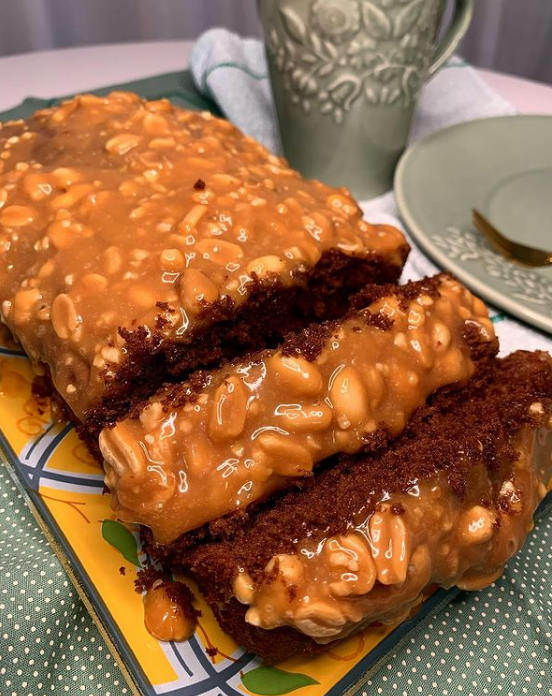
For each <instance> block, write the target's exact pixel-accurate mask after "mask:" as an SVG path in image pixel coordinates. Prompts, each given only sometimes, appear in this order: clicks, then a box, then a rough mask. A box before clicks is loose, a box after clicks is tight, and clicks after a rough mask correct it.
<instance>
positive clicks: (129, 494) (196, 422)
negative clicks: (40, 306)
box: [100, 275, 497, 543]
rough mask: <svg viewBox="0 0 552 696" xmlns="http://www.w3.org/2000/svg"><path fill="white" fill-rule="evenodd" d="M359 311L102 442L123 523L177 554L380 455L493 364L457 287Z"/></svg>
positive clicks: (175, 393) (237, 365) (400, 296)
mask: <svg viewBox="0 0 552 696" xmlns="http://www.w3.org/2000/svg"><path fill="white" fill-rule="evenodd" d="M360 299H361V298H357V302H358V301H360ZM362 299H363V300H364V301H365V302H368V301H369V300H372V301H371V303H370V304H369V305H368V306H367V307H365V308H364V309H359V310H355V311H352V312H351V313H350V314H349V315H348V317H347V318H346V319H345V320H343V321H339V322H331V323H327V324H321V325H320V324H319V325H316V326H315V327H311V328H309V329H307V330H305V331H304V332H303V333H301V334H298V335H295V336H292V337H290V338H289V339H288V340H287V341H285V342H284V343H283V344H282V346H281V347H280V348H279V349H277V350H276V349H275V350H266V351H263V352H260V353H255V354H252V355H249V356H247V358H245V359H242V360H240V361H236V362H233V363H230V364H227V365H224V366H223V367H222V368H220V369H219V370H217V371H214V372H210V373H204V374H202V375H196V376H195V379H194V381H193V382H192V383H191V384H184V385H179V386H177V387H172V388H169V389H167V390H164V391H161V392H159V393H158V394H156V395H155V397H153V398H152V399H151V400H150V401H149V402H148V404H147V405H146V406H145V407H144V408H143V409H142V410H140V411H138V412H136V413H134V414H133V415H132V416H131V417H129V418H126V419H124V420H122V421H120V422H119V423H117V425H116V426H115V427H114V428H106V429H105V430H103V431H102V433H101V435H100V448H101V451H102V454H103V456H104V459H105V469H106V479H105V480H106V484H107V486H108V487H109V489H110V490H111V494H112V505H113V508H114V510H115V511H116V513H117V515H118V516H119V517H120V518H121V519H123V520H127V521H131V522H139V523H141V524H144V525H147V526H148V527H149V528H150V529H151V530H152V531H153V533H154V535H155V538H156V540H157V541H158V542H160V543H168V542H170V541H173V540H174V539H175V538H177V537H178V536H179V535H181V534H183V533H184V532H187V531H190V530H192V529H196V528H198V527H202V526H203V525H205V524H208V523H210V522H213V521H216V520H218V519H219V518H220V517H222V516H223V515H226V514H228V513H232V512H236V511H243V510H245V509H246V507H247V506H248V505H249V504H250V503H252V502H253V501H255V500H258V499H261V498H265V497H266V496H267V495H269V494H271V493H273V492H274V491H276V490H278V489H280V488H283V487H286V486H287V485H289V484H290V482H292V481H294V480H296V479H297V478H305V477H309V476H311V475H312V472H313V468H314V466H315V465H316V464H317V463H318V462H320V461H322V460H324V459H327V458H328V457H330V456H332V455H334V454H337V453H339V452H350V453H352V452H357V451H358V450H360V449H364V450H367V449H370V448H374V447H376V446H380V447H381V446H382V445H383V444H384V443H385V442H386V441H387V440H389V439H390V438H392V437H394V436H396V435H397V434H398V433H399V432H400V431H401V430H402V429H403V428H404V426H405V423H406V422H407V420H408V418H409V417H410V416H411V415H412V413H413V411H414V410H415V409H416V408H418V407H420V406H422V405H423V404H424V403H425V401H426V399H427V397H428V396H429V395H430V394H431V393H432V392H433V391H435V390H436V389H439V388H440V387H443V386H445V385H449V384H453V383H455V382H459V381H462V380H466V379H468V378H469V377H470V376H471V375H472V374H473V372H474V370H475V367H476V364H477V363H478V362H481V361H482V360H484V359H485V358H489V357H490V356H493V355H494V354H495V353H496V350H497V342H496V338H495V335H494V331H493V328H492V324H491V322H490V321H489V318H488V314H487V309H486V307H485V305H484V304H483V303H482V302H481V301H480V300H478V299H477V298H475V297H474V296H473V295H472V294H471V293H469V292H468V291H467V290H465V289H464V288H463V287H462V286H461V285H460V284H459V283H458V282H457V281H455V280H453V279H452V278H450V277H449V276H445V275H443V276H436V277H435V278H432V279H428V280H425V281H421V282H417V283H409V284H407V285H404V286H401V287H397V286H379V287H372V288H370V289H368V290H367V291H366V292H365V293H364V295H363V297H362Z"/></svg>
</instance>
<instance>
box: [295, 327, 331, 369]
mask: <svg viewBox="0 0 552 696" xmlns="http://www.w3.org/2000/svg"><path fill="white" fill-rule="evenodd" d="M336 328H337V322H328V321H326V322H323V323H322V324H312V325H311V326H307V327H306V328H305V329H303V330H302V331H301V332H298V333H293V334H288V335H287V336H286V340H285V343H284V344H283V346H282V355H286V356H289V355H301V356H302V357H304V358H305V360H308V361H309V362H314V360H316V358H317V357H318V356H319V355H320V353H321V352H322V350H323V349H324V346H325V345H326V341H327V340H328V338H329V337H330V336H331V334H332V332H333V331H335V329H336Z"/></svg>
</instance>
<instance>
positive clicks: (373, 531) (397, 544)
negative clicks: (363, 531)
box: [369, 505, 411, 585]
mask: <svg viewBox="0 0 552 696" xmlns="http://www.w3.org/2000/svg"><path fill="white" fill-rule="evenodd" d="M369 529H370V541H371V547H372V556H373V558H374V563H375V566H376V571H377V577H378V580H379V582H381V584H382V585H400V584H402V583H403V582H404V581H405V580H406V575H407V572H408V563H409V561H410V555H411V548H410V546H411V545H410V539H409V535H408V532H407V529H406V525H405V523H404V521H403V519H402V517H400V516H399V515H395V514H393V512H392V511H391V509H390V507H389V506H388V505H384V506H382V507H381V509H380V510H379V511H376V512H375V513H374V514H373V515H372V517H371V518H370V523H369Z"/></svg>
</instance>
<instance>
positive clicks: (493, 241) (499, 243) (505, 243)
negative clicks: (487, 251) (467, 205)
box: [472, 208, 552, 267]
mask: <svg viewBox="0 0 552 696" xmlns="http://www.w3.org/2000/svg"><path fill="white" fill-rule="evenodd" d="M472 213H473V224H474V225H475V227H476V228H477V229H478V230H479V232H481V234H482V235H483V236H484V237H485V239H486V240H487V241H488V242H489V244H490V245H491V246H492V247H494V249H496V250H497V251H498V252H499V253H501V254H502V255H503V256H505V257H506V258H507V259H509V260H510V261H514V262H515V263H519V264H520V265H522V266H533V267H535V266H550V265H552V252H550V251H544V249H535V247H530V246H526V245H525V244H519V243H518V242H513V241H512V240H511V239H508V238H507V237H505V236H504V235H503V234H502V232H499V231H498V230H497V229H496V227H495V226H494V225H492V224H491V223H490V222H489V221H488V220H487V218H486V217H484V216H483V215H482V214H481V213H480V212H479V211H478V210H476V209H475V208H473V210H472Z"/></svg>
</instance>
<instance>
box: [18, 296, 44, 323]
mask: <svg viewBox="0 0 552 696" xmlns="http://www.w3.org/2000/svg"><path fill="white" fill-rule="evenodd" d="M41 297H42V295H41V294H40V291H39V290H37V289H36V288H33V289H32V290H20V291H19V292H18V293H17V294H16V296H15V297H14V300H13V315H12V319H13V321H14V323H15V324H27V323H28V322H29V321H31V319H32V316H33V309H34V307H35V306H36V304H37V302H39V301H40V299H41Z"/></svg>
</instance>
